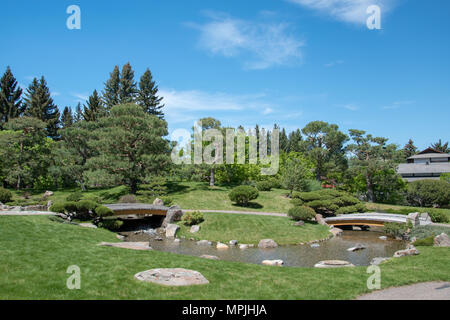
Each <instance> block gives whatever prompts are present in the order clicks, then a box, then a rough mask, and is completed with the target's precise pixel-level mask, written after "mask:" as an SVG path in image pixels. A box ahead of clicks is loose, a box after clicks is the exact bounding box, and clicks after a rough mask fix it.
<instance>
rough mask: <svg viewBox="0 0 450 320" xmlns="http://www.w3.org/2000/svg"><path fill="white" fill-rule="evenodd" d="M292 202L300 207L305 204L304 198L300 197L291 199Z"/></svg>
mask: <svg viewBox="0 0 450 320" xmlns="http://www.w3.org/2000/svg"><path fill="white" fill-rule="evenodd" d="M291 204H292V205H293V206H294V207H299V206H302V205H303V200H302V199H298V198H293V199H291Z"/></svg>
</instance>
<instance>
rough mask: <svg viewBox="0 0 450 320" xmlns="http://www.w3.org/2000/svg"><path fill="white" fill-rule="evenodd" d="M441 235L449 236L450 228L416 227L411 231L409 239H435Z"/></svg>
mask: <svg viewBox="0 0 450 320" xmlns="http://www.w3.org/2000/svg"><path fill="white" fill-rule="evenodd" d="M441 233H446V234H447V235H449V236H450V228H448V227H445V226H433V225H426V226H417V227H415V228H414V229H413V230H411V233H410V237H411V238H413V237H415V238H416V239H425V238H428V237H433V238H434V237H435V236H437V235H439V234H441Z"/></svg>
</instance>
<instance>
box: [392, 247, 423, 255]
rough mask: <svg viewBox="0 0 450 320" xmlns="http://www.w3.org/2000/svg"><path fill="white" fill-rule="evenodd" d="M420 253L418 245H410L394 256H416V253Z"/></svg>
mask: <svg viewBox="0 0 450 320" xmlns="http://www.w3.org/2000/svg"><path fill="white" fill-rule="evenodd" d="M418 254H419V250H417V249H416V247H414V246H413V245H409V246H408V248H406V249H405V250H399V251H397V252H395V253H394V258H400V257H405V256H414V255H418Z"/></svg>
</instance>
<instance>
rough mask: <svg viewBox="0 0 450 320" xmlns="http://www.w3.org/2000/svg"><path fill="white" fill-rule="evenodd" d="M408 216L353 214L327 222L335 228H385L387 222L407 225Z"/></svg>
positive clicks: (327, 220) (375, 213)
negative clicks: (354, 226)
mask: <svg viewBox="0 0 450 320" xmlns="http://www.w3.org/2000/svg"><path fill="white" fill-rule="evenodd" d="M407 221H408V216H406V215H400V214H390V213H377V212H373V213H353V214H346V215H340V216H337V217H329V218H325V222H326V223H328V224H332V225H335V226H345V225H368V226H383V225H384V223H386V222H397V223H407Z"/></svg>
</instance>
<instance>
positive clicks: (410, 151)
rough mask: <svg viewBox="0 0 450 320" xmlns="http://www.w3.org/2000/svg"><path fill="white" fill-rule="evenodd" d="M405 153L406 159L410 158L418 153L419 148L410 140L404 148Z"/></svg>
mask: <svg viewBox="0 0 450 320" xmlns="http://www.w3.org/2000/svg"><path fill="white" fill-rule="evenodd" d="M403 153H404V154H405V158H409V157H411V156H413V155H415V154H416V153H417V147H416V146H415V145H414V141H413V140H412V139H409V141H408V143H407V144H406V145H405V146H404V147H403Z"/></svg>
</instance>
